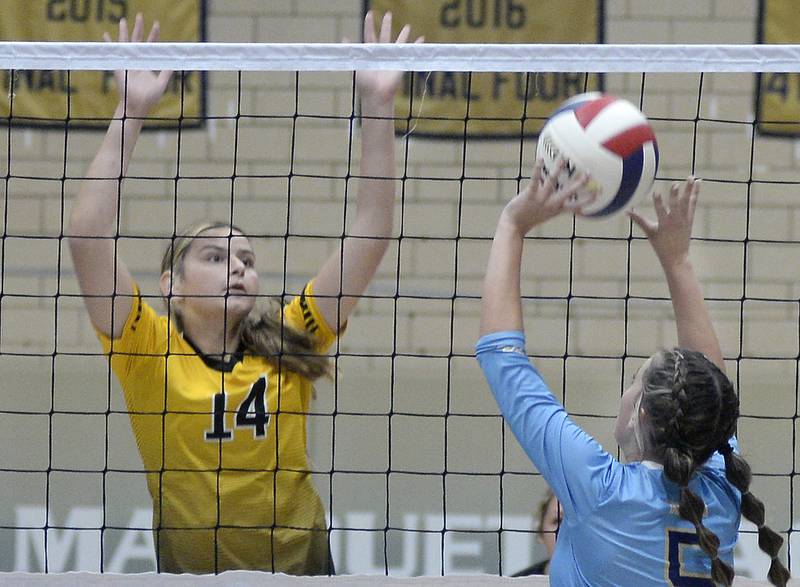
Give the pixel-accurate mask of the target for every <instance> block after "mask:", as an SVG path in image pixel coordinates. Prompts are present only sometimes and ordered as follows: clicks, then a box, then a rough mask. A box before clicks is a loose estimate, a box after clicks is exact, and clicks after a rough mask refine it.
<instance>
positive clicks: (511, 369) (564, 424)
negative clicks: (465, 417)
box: [477, 332, 622, 514]
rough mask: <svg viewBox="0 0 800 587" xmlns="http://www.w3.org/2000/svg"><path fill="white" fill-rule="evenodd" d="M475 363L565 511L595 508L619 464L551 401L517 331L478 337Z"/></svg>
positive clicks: (553, 398)
mask: <svg viewBox="0 0 800 587" xmlns="http://www.w3.org/2000/svg"><path fill="white" fill-rule="evenodd" d="M477 359H478V362H479V363H480V366H481V369H482V370H483V373H484V375H485V377H486V380H487V382H488V383H489V387H490V388H491V390H492V393H493V394H494V396H495V399H496V400H497V405H498V406H499V407H500V411H501V413H502V414H503V417H504V418H505V420H506V422H507V423H508V425H509V426H510V427H511V430H512V432H513V433H514V436H515V437H516V438H517V440H518V441H519V443H520V445H521V446H522V448H523V450H524V451H525V452H526V453H527V455H528V457H530V459H531V461H533V464H534V465H536V468H537V469H538V470H539V472H540V473H541V474H542V476H543V477H544V478H545V480H546V481H547V482H548V483H549V484H550V486H551V487H552V489H553V492H554V493H555V494H556V496H557V497H558V499H559V501H560V502H561V504H562V506H563V507H564V509H565V511H566V512H567V513H577V514H587V513H590V512H591V511H592V510H594V509H595V508H596V506H597V505H598V504H599V503H600V502H601V500H602V499H603V496H604V495H606V494H607V492H608V490H609V488H610V486H611V483H612V482H611V479H612V478H613V477H614V476H615V474H616V473H619V472H620V470H621V468H622V465H621V464H620V463H619V462H618V461H617V460H616V459H614V458H613V457H612V456H611V455H609V454H608V453H607V452H606V451H605V450H603V448H602V447H601V446H600V444H599V443H598V442H597V441H596V440H595V439H594V438H592V437H591V436H589V435H588V434H587V433H586V432H584V431H583V429H581V428H580V426H578V425H577V424H575V423H574V422H573V421H572V419H571V418H570V417H569V415H568V414H567V412H566V410H565V409H564V407H563V406H562V405H561V404H560V403H559V402H558V401H557V400H556V398H555V397H554V396H553V394H552V393H551V391H550V389H549V387H548V386H547V384H546V383H545V381H544V379H543V378H542V376H541V375H540V374H539V372H538V371H537V370H536V368H535V367H534V366H533V365H532V364H531V362H530V360H529V359H528V357H527V355H526V353H525V337H524V335H523V334H522V332H497V333H492V334H488V335H486V336H484V337H482V338H481V339H480V340H479V341H478V345H477Z"/></svg>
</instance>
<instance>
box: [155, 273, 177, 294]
mask: <svg viewBox="0 0 800 587" xmlns="http://www.w3.org/2000/svg"><path fill="white" fill-rule="evenodd" d="M177 282H178V280H177V279H176V280H175V281H174V282H173V280H172V271H164V272H163V273H162V274H161V278H160V279H159V281H158V285H159V289H161V295H162V296H164V297H165V298H167V297H169V296H170V295H175V294H176V293H178V292H177V291H176V290H175V289H173V288H175V287H176V286H177Z"/></svg>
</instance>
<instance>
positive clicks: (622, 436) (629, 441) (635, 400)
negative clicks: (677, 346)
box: [614, 357, 653, 461]
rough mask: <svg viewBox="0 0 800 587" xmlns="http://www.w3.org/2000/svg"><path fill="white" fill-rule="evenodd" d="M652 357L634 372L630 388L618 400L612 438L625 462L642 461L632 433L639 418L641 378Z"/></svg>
mask: <svg viewBox="0 0 800 587" xmlns="http://www.w3.org/2000/svg"><path fill="white" fill-rule="evenodd" d="M652 361H653V357H650V358H649V359H647V361H645V363H644V364H643V365H642V366H641V367H640V368H639V370H638V371H636V375H635V376H634V378H633V382H632V383H631V385H630V387H628V389H626V390H625V393H623V394H622V398H620V405H619V413H618V414H617V421H616V424H615V426H614V438H615V439H616V440H617V444H619V447H620V449H621V450H622V453H623V454H624V455H625V459H626V460H627V461H636V460H641V459H642V456H643V455H642V454H641V450H640V449H639V445H638V444H637V443H636V434H635V433H634V430H635V427H634V426H635V424H636V420H638V418H639V412H640V410H637V409H636V408H637V406H638V405H639V398H640V396H641V395H642V376H643V375H644V373H645V372H646V371H647V369H648V368H649V367H650V363H651V362H652Z"/></svg>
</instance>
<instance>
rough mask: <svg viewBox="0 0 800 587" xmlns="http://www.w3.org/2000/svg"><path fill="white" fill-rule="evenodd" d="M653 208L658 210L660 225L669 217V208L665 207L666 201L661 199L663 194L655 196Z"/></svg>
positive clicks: (657, 216) (655, 194) (657, 215)
mask: <svg viewBox="0 0 800 587" xmlns="http://www.w3.org/2000/svg"><path fill="white" fill-rule="evenodd" d="M653 207H654V208H655V210H656V218H657V219H658V222H659V224H660V223H661V221H662V220H663V219H664V217H665V216H666V215H667V208H666V206H664V199H663V198H662V197H661V194H659V193H658V192H656V193H654V194H653Z"/></svg>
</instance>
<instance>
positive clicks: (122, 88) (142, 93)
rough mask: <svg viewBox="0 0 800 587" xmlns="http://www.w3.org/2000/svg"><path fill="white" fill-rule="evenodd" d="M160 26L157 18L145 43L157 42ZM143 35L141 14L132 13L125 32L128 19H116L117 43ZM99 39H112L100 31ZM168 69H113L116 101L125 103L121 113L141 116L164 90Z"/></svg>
mask: <svg viewBox="0 0 800 587" xmlns="http://www.w3.org/2000/svg"><path fill="white" fill-rule="evenodd" d="M160 30H161V29H160V26H159V24H158V21H156V22H154V23H153V27H152V28H151V29H150V34H149V35H148V36H147V41H146V42H147V43H155V42H157V41H158V37H159V33H160ZM143 38H144V17H143V16H142V14H141V13H138V14H137V15H136V19H135V20H134V23H133V30H132V31H131V32H130V35H129V34H128V21H127V19H125V18H122V19H120V21H119V37H118V42H119V43H129V42H130V43H141V42H142V39H143ZM103 39H104V40H105V41H106V42H107V43H111V42H112V39H111V36H110V35H109V34H108V33H103ZM171 76H172V72H171V71H168V70H164V71H160V72H154V71H138V70H136V71H134V70H130V71H125V70H117V71H115V72H114V79H115V81H116V83H117V92H118V93H119V96H120V100H123V101H124V102H125V114H126V115H128V116H144V115H146V114H147V113H148V112H149V111H150V109H151V108H152V107H153V106H154V105H155V104H156V103H157V102H158V101H159V100H160V99H161V96H162V95H164V91H165V90H166V89H167V84H169V79H170V77H171Z"/></svg>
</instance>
